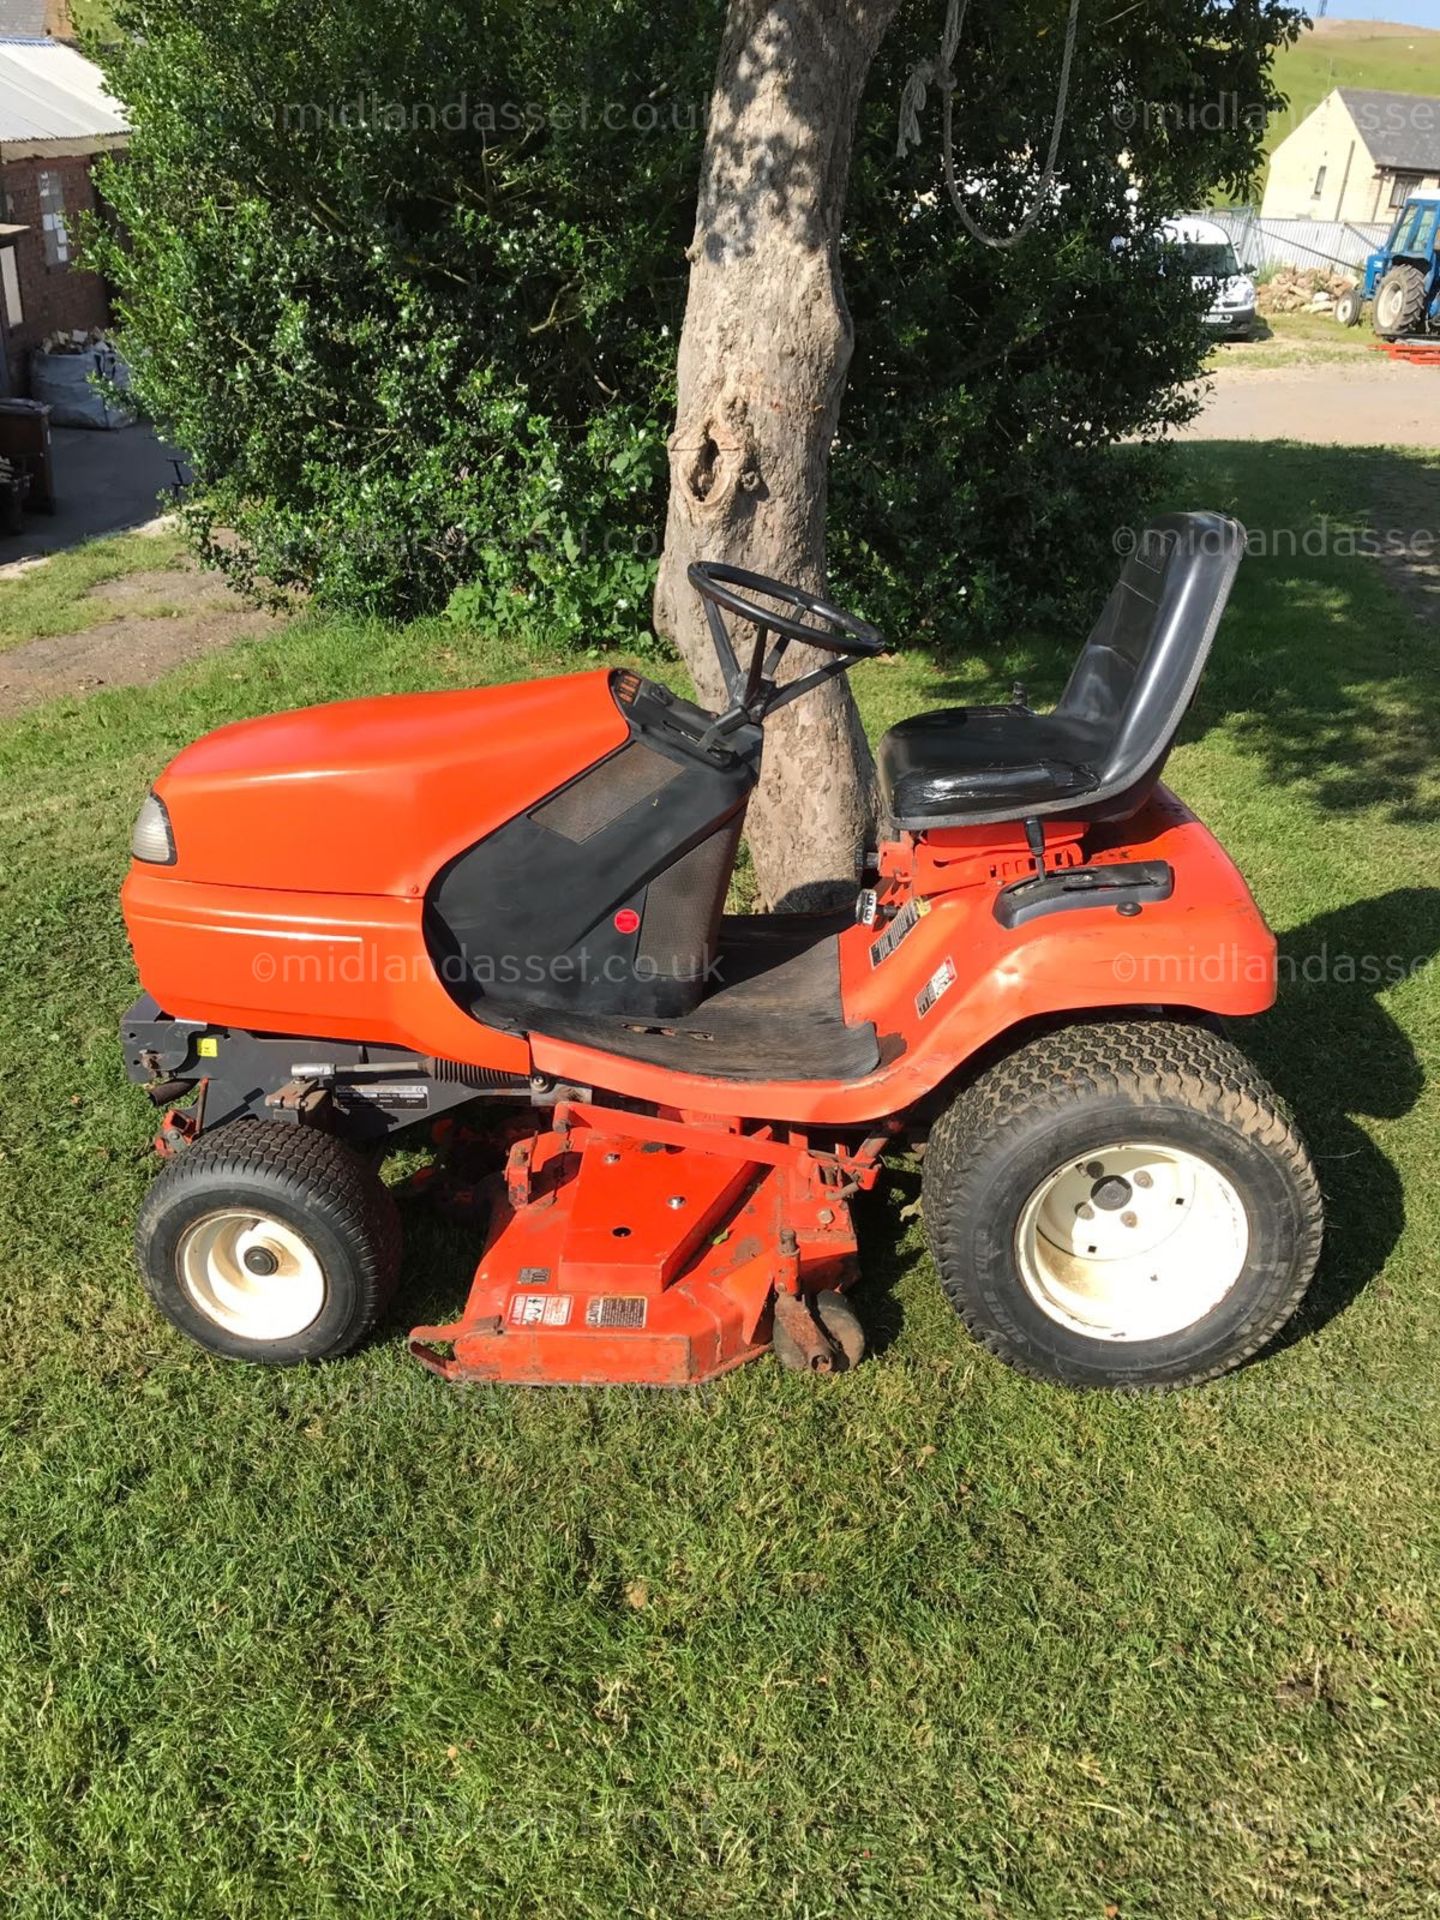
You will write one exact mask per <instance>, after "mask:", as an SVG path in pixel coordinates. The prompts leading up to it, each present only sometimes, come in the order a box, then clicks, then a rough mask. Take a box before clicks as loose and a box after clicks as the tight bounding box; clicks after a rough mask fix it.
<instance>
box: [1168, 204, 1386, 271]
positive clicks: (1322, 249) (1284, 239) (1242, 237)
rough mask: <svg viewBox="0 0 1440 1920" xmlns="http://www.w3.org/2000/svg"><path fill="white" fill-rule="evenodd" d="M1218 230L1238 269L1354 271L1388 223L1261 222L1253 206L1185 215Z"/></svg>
mask: <svg viewBox="0 0 1440 1920" xmlns="http://www.w3.org/2000/svg"><path fill="white" fill-rule="evenodd" d="M1189 218H1191V219H1194V220H1210V221H1213V223H1214V224H1215V225H1216V226H1217V227H1223V228H1224V229H1225V231H1226V233H1228V234H1229V236H1230V238H1231V240H1232V241H1233V242H1234V245H1235V252H1236V253H1237V255H1238V256H1239V258H1240V261H1241V264H1242V265H1244V266H1253V267H1256V268H1264V267H1318V268H1325V267H1329V268H1332V269H1335V270H1337V271H1349V272H1358V271H1359V270H1360V268H1361V267H1363V266H1364V264H1365V256H1366V254H1367V253H1370V252H1373V250H1374V249H1375V248H1376V247H1378V246H1379V245H1380V244H1381V243H1382V242H1383V241H1384V240H1385V238H1386V237H1387V236H1388V234H1389V232H1390V226H1391V222H1390V221H1388V220H1386V221H1383V222H1382V223H1381V224H1380V225H1379V226H1370V225H1364V226H1360V225H1357V224H1356V223H1355V222H1354V221H1353V220H1262V219H1261V218H1260V214H1259V211H1258V210H1257V209H1256V208H1255V207H1207V208H1206V209H1205V211H1204V212H1203V213H1196V214H1191V215H1190V216H1189Z"/></svg>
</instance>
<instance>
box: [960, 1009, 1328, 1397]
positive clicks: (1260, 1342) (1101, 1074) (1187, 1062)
mask: <svg viewBox="0 0 1440 1920" xmlns="http://www.w3.org/2000/svg"><path fill="white" fill-rule="evenodd" d="M1087 1095H1088V1096H1094V1097H1097V1098H1104V1097H1107V1096H1108V1097H1112V1098H1113V1097H1115V1096H1117V1095H1118V1096H1120V1097H1123V1098H1129V1099H1131V1100H1132V1101H1133V1103H1134V1104H1135V1106H1136V1107H1137V1108H1140V1107H1143V1106H1144V1105H1146V1104H1149V1103H1151V1102H1155V1101H1170V1100H1173V1101H1177V1102H1180V1103H1183V1104H1185V1105H1188V1106H1200V1107H1204V1108H1207V1109H1208V1110H1209V1111H1210V1112H1212V1113H1214V1114H1215V1115H1216V1116H1217V1117H1219V1118H1221V1119H1223V1120H1224V1121H1225V1122H1226V1123H1227V1124H1228V1125H1230V1126H1231V1127H1232V1128H1233V1129H1234V1130H1235V1131H1236V1132H1238V1133H1241V1134H1244V1135H1245V1136H1247V1137H1248V1138H1249V1139H1251V1140H1253V1141H1255V1142H1257V1143H1258V1144H1260V1145H1261V1146H1263V1147H1264V1148H1265V1149H1266V1150H1267V1152H1268V1153H1269V1154H1270V1155H1271V1156H1272V1157H1273V1158H1275V1159H1276V1160H1278V1161H1280V1162H1281V1163H1282V1164H1283V1165H1284V1167H1285V1169H1286V1171H1287V1173H1288V1175H1289V1177H1290V1179H1291V1181H1292V1183H1293V1185H1294V1188H1295V1191H1296V1193H1297V1196H1298V1199H1299V1203H1300V1204H1299V1212H1300V1217H1301V1220H1302V1223H1303V1224H1302V1233H1301V1238H1300V1241H1299V1243H1298V1244H1297V1247H1296V1258H1295V1261H1294V1267H1293V1278H1292V1282H1291V1285H1290V1287H1289V1288H1288V1290H1287V1291H1286V1293H1285V1294H1284V1295H1283V1296H1282V1298H1281V1299H1279V1300H1278V1301H1272V1302H1270V1303H1269V1306H1268V1308H1267V1310H1266V1311H1265V1312H1264V1313H1258V1312H1257V1314H1256V1315H1255V1316H1254V1318H1253V1319H1252V1322H1251V1323H1250V1325H1249V1326H1247V1327H1246V1328H1245V1329H1244V1332H1243V1334H1242V1336H1241V1338H1240V1340H1239V1341H1238V1342H1236V1343H1235V1344H1233V1345H1232V1346H1231V1347H1230V1348H1229V1349H1228V1350H1227V1352H1226V1353H1225V1355H1224V1356H1223V1358H1221V1359H1220V1360H1218V1361H1216V1362H1214V1363H1212V1364H1209V1365H1205V1366H1201V1367H1197V1368H1193V1369H1191V1370H1188V1371H1185V1372H1183V1373H1177V1374H1176V1375H1175V1376H1174V1377H1173V1378H1171V1377H1167V1378H1166V1380H1165V1381H1163V1382H1160V1383H1156V1384H1155V1385H1154V1386H1150V1387H1148V1388H1146V1387H1140V1386H1137V1387H1135V1388H1131V1389H1130V1390H1131V1391H1147V1390H1148V1391H1164V1390H1167V1389H1170V1388H1174V1387H1184V1386H1197V1385H1199V1384H1200V1383H1201V1382H1202V1381H1204V1380H1211V1379H1214V1378H1215V1377H1216V1376H1217V1375H1218V1374H1221V1373H1225V1372H1228V1371H1229V1370H1230V1369H1232V1368H1234V1367H1237V1366H1240V1365H1243V1364H1244V1362H1245V1361H1246V1360H1249V1359H1251V1358H1253V1357H1254V1355H1255V1354H1257V1353H1259V1352H1260V1350H1261V1349H1262V1348H1263V1347H1264V1346H1265V1345H1266V1344H1267V1342H1268V1341H1270V1340H1271V1339H1273V1337H1274V1336H1275V1334H1276V1333H1278V1332H1279V1330H1280V1328H1281V1327H1282V1326H1284V1325H1285V1323H1286V1322H1287V1321H1288V1320H1289V1319H1290V1318H1291V1316H1292V1315H1293V1314H1294V1312H1295V1309H1296V1308H1297V1307H1298V1306H1299V1304H1300V1301H1301V1299H1302V1298H1303V1297H1304V1294H1305V1292H1306V1289H1307V1288H1308V1287H1309V1284H1310V1280H1311V1277H1312V1275H1313V1273H1314V1270H1315V1267H1316V1264H1317V1262H1318V1261H1319V1257H1320V1246H1321V1241H1322V1238H1323V1233H1324V1226H1323V1207H1322V1202H1321V1196H1320V1186H1319V1181H1318V1180H1317V1178H1316V1175H1315V1169H1314V1166H1313V1165H1312V1163H1311V1159H1310V1155H1309V1151H1308V1149H1307V1148H1306V1146H1305V1142H1304V1140H1303V1139H1302V1137H1301V1135H1300V1133H1299V1130H1298V1128H1297V1126H1296V1124H1295V1121H1294V1118H1293V1116H1292V1114H1291V1112H1290V1109H1289V1108H1288V1106H1287V1105H1286V1104H1285V1102H1284V1100H1283V1099H1282V1098H1281V1097H1280V1095H1279V1094H1277V1093H1276V1092H1275V1091H1274V1089H1273V1088H1272V1087H1271V1086H1270V1085H1269V1084H1268V1082H1267V1081H1266V1080H1265V1079H1264V1077H1263V1076H1262V1075H1261V1073H1260V1072H1259V1070H1258V1068H1256V1067H1255V1066H1254V1065H1253V1064H1252V1063H1251V1061H1250V1060H1249V1059H1248V1058H1247V1057H1246V1055H1245V1054H1244V1053H1242V1052H1241V1051H1240V1049H1239V1048H1238V1047H1237V1046H1235V1045H1234V1043H1233V1042H1232V1041H1230V1040H1228V1039H1226V1038H1225V1036H1224V1035H1223V1034H1221V1033H1219V1032H1217V1031H1216V1030H1215V1029H1214V1028H1213V1027H1209V1026H1205V1025H1201V1024H1198V1023H1192V1022H1189V1021H1185V1020H1165V1019H1155V1018H1150V1019H1128V1020H1113V1021H1102V1022H1094V1023H1087V1024H1084V1025H1075V1026H1067V1027H1061V1028H1058V1029H1056V1030H1054V1031H1052V1032H1049V1033H1046V1034H1042V1035H1040V1036H1039V1037H1038V1038H1036V1039H1034V1040H1031V1041H1029V1042H1027V1043H1026V1044H1025V1045H1022V1046H1020V1047H1018V1048H1016V1050H1015V1051H1014V1052H1013V1053H1010V1054H1007V1055H1005V1056H1004V1057H1003V1058H1001V1059H1000V1060H998V1061H996V1062H995V1063H994V1064H993V1065H992V1066H990V1067H989V1068H987V1069H986V1071H985V1072H983V1073H982V1074H980V1075H979V1077H978V1078H977V1079H975V1080H974V1081H972V1082H971V1084H970V1085H969V1086H968V1087H967V1088H966V1089H965V1090H964V1091H963V1092H962V1093H961V1094H960V1096H959V1097H958V1099H956V1100H955V1102H954V1103H953V1104H952V1105H951V1106H950V1107H949V1108H948V1109H947V1110H946V1112H945V1113H944V1114H943V1115H942V1116H941V1117H940V1119H939V1120H938V1121H937V1123H936V1124H935V1126H934V1128H933V1129H932V1131H931V1134H930V1141H929V1145H928V1147H927V1149H926V1154H925V1162H924V1176H923V1185H922V1213H923V1217H924V1224H925V1234H926V1239H927V1241H928V1243H929V1246H930V1251H931V1256H932V1258H933V1259H934V1262H935V1265H936V1267H937V1269H938V1270H939V1274H940V1282H941V1285H942V1287H943V1288H944V1290H945V1293H946V1295H947V1297H948V1298H949V1300H950V1302H951V1304H952V1305H953V1306H954V1308H955V1310H956V1312H957V1313H958V1314H959V1315H960V1318H961V1319H962V1320H963V1321H964V1323H965V1326H966V1328H967V1330H968V1331H969V1333H970V1334H971V1336H972V1338H973V1339H975V1340H976V1341H978V1343H979V1344H980V1345H981V1346H983V1347H984V1348H985V1349H986V1350H987V1351H988V1352H990V1353H992V1354H994V1355H995V1356H996V1357H997V1358H998V1359H1001V1360H1004V1361H1005V1362H1006V1363H1007V1365H1009V1366H1011V1367H1013V1368H1015V1369H1016V1370H1017V1371H1018V1372H1020V1373H1023V1374H1026V1375H1028V1376H1029V1377H1030V1378H1032V1379H1038V1380H1051V1379H1052V1378H1053V1376H1052V1375H1051V1374H1050V1373H1048V1372H1046V1371H1045V1370H1044V1369H1042V1368H1040V1367H1038V1366H1036V1365H1034V1364H1033V1363H1031V1362H1030V1361H1029V1360H1027V1358H1026V1357H1025V1356H1024V1355H1023V1354H1022V1353H1019V1352H1017V1350H1016V1349H1015V1347H1014V1346H1013V1345H1012V1343H1011V1342H1010V1341H1009V1340H1008V1339H1007V1338H1006V1336H1005V1335H1004V1333H1003V1332H1001V1331H1000V1330H998V1329H996V1328H994V1327H992V1326H990V1325H988V1324H987V1322H986V1321H985V1320H984V1318H983V1317H982V1316H981V1314H980V1313H979V1311H978V1309H977V1305H976V1302H975V1300H974V1298H973V1295H972V1293H971V1292H970V1290H969V1288H968V1287H967V1285H966V1278H967V1276H966V1275H965V1273H964V1272H963V1270H962V1268H961V1265H960V1262H959V1260H958V1258H957V1254H956V1249H955V1246H954V1233H955V1228H956V1226H957V1224H958V1223H959V1221H960V1220H961V1219H962V1218H963V1216H964V1211H965V1207H966V1205H967V1200H966V1171H967V1166H968V1164H969V1163H970V1161H971V1160H972V1158H973V1149H974V1146H975V1144H976V1143H977V1142H978V1141H980V1140H984V1139H989V1138H992V1137H993V1136H994V1134H995V1133H996V1132H997V1131H998V1130H999V1129H1001V1128H1003V1127H1004V1126H1005V1125H1006V1124H1007V1121H1009V1120H1010V1119H1012V1118H1013V1117H1015V1116H1017V1115H1019V1114H1021V1113H1022V1112H1023V1113H1027V1114H1033V1113H1034V1112H1035V1110H1036V1108H1037V1107H1042V1106H1049V1107H1051V1108H1053V1110H1055V1111H1056V1112H1060V1111H1062V1110H1063V1109H1065V1108H1069V1107H1073V1106H1074V1104H1075V1103H1076V1101H1077V1100H1078V1099H1083V1098H1085V1097H1086V1096H1087Z"/></svg>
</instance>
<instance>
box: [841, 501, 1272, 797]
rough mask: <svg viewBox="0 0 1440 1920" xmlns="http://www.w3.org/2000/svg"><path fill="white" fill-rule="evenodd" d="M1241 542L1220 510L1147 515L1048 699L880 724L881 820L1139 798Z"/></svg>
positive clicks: (1187, 697)
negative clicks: (1035, 707)
mask: <svg viewBox="0 0 1440 1920" xmlns="http://www.w3.org/2000/svg"><path fill="white" fill-rule="evenodd" d="M1244 551H1245V529H1244V528H1243V527H1242V526H1241V525H1240V524H1239V522H1238V521H1235V520H1229V519H1226V518H1225V516H1224V515H1222V514H1218V513H1174V514H1166V515H1164V516H1162V517H1161V518H1159V519H1156V520H1152V521H1151V522H1150V524H1149V525H1148V526H1147V527H1146V528H1145V529H1144V530H1143V532H1142V533H1141V534H1140V536H1139V538H1138V540H1137V541H1136V545H1135V551H1134V552H1133V553H1132V554H1131V556H1130V558H1129V559H1128V560H1127V561H1126V562H1125V567H1124V570H1123V571H1122V573H1121V575H1120V579H1119V581H1118V582H1117V584H1116V587H1115V590H1114V592H1113V593H1112V594H1111V595H1110V598H1109V599H1108V600H1107V601H1106V603H1105V606H1104V608H1103V610H1102V611H1101V614H1100V618H1099V619H1098V620H1097V621H1096V623H1095V626H1094V629H1093V631H1092V632H1091V634H1090V638H1089V639H1088V640H1087V641H1086V643H1085V648H1084V651H1083V652H1082V653H1081V655H1080V658H1079V660H1078V661H1077V662H1076V665H1075V671H1074V672H1073V673H1072V674H1071V676H1070V680H1069V684H1068V685H1067V686H1066V688H1065V691H1064V693H1063V694H1062V695H1061V697H1060V703H1059V705H1058V706H1057V707H1056V708H1055V710H1054V712H1053V713H1030V712H1028V711H1027V710H1026V709H1025V708H1023V707H950V708H945V709H942V710H941V711H940V712H938V713H922V714H918V715H917V716H916V717H915V718H914V719H913V720H903V721H901V723H900V725H899V726H898V727H892V728H891V729H890V731H889V732H888V733H887V734H886V735H885V737H884V738H883V739H882V740H881V742H880V747H879V751H878V753H877V755H876V760H877V763H878V769H879V775H880V788H881V793H882V795H883V798H884V801H885V805H886V808H887V810H888V812H889V815H890V818H891V822H892V823H893V825H894V826H896V827H903V828H910V829H914V830H918V831H923V830H925V829H926V828H932V827H956V826H970V825H977V826H978V825H984V824H985V823H987V822H998V821H1008V820H1022V819H1034V818H1038V817H1041V816H1046V815H1055V814H1070V815H1072V816H1076V815H1078V816H1082V817H1083V818H1085V819H1090V820H1116V819H1125V818H1127V817H1128V816H1129V815H1130V814H1132V813H1135V812H1137V811H1138V810H1139V809H1140V808H1141V807H1142V806H1143V805H1144V804H1145V802H1146V800H1147V799H1148V798H1149V796H1150V794H1151V792H1152V790H1153V788H1154V786H1155V783H1156V781H1157V780H1158V779H1159V778H1160V774H1161V772H1162V770H1163V768H1164V765H1165V761H1166V759H1167V758H1168V756H1169V753H1170V748H1171V747H1172V745H1173V744H1174V740H1175V735H1176V732H1177V731H1178V729H1179V726H1180V722H1181V721H1182V720H1183V719H1184V717H1185V712H1186V709H1187V708H1188V707H1189V705H1190V702H1191V700H1192V698H1193V697H1194V693H1195V689H1196V687H1197V686H1198V684H1199V681H1200V675H1201V673H1202V672H1203V671H1204V667H1205V661H1206V659H1207V657H1208V655H1209V652H1210V645H1211V642H1212V641H1213V640H1214V638H1215V629H1216V627H1217V626H1219V624H1220V616H1221V614H1222V613H1223V612H1224V611H1225V602H1226V601H1227V600H1228V599H1229V597H1230V588H1231V584H1232V583H1233V581H1234V579H1235V570H1236V568H1237V567H1238V566H1239V564H1240V558H1241V555H1242V554H1243V553H1244Z"/></svg>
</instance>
